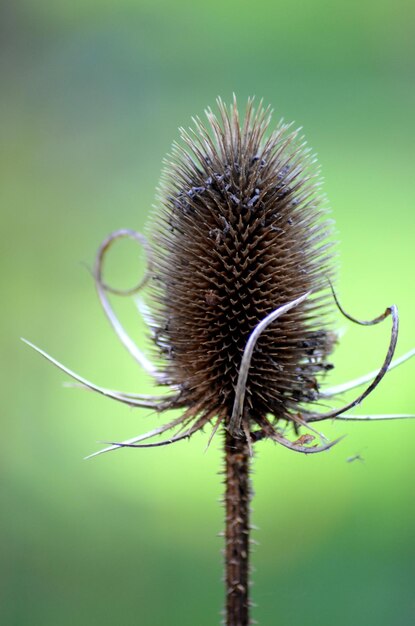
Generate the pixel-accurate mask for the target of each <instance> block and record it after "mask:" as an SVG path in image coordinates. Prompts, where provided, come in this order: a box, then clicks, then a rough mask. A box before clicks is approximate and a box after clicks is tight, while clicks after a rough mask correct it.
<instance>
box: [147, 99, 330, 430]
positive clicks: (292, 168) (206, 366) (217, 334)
mask: <svg viewBox="0 0 415 626" xmlns="http://www.w3.org/2000/svg"><path fill="white" fill-rule="evenodd" d="M218 104H219V113H220V116H219V119H218V118H217V117H216V116H215V115H214V114H213V112H212V111H211V110H208V111H207V118H208V122H209V125H208V127H206V126H205V125H204V124H203V123H202V122H201V121H200V120H199V119H196V120H195V129H194V130H193V131H190V132H187V131H185V130H181V136H182V139H183V145H179V144H175V145H174V147H173V152H172V155H171V157H170V158H169V160H168V161H167V164H166V167H165V169H164V172H163V177H162V187H161V190H160V203H161V205H162V210H161V211H160V214H159V217H158V219H157V224H156V228H155V231H156V232H155V236H154V239H155V244H156V245H155V246H154V250H155V257H154V263H155V268H154V271H155V275H154V278H156V280H155V281H153V289H152V291H153V300H154V301H155V304H156V309H157V313H156V324H157V326H156V329H155V336H156V343H157V345H158V346H159V347H160V349H161V351H162V352H163V354H164V355H165V357H166V361H167V365H166V367H165V374H166V377H167V378H168V379H169V380H170V381H171V382H172V383H173V384H174V385H176V386H178V387H179V388H180V389H181V399H182V401H183V404H184V405H185V406H187V407H189V408H190V410H194V412H195V414H196V413H197V414H203V413H204V414H205V415H209V416H210V415H217V416H219V418H220V419H222V420H223V422H224V424H225V425H226V426H228V425H229V421H230V420H231V416H232V412H233V406H234V402H235V390H236V387H237V382H238V376H239V374H240V367H241V360H242V356H243V354H244V350H245V347H246V344H247V341H248V339H249V337H250V335H251V333H252V332H253V331H254V329H255V328H256V327H257V325H258V324H259V323H260V322H261V320H263V319H264V317H266V316H267V315H268V314H269V313H272V312H273V311H275V310H276V309H279V308H280V307H281V306H283V305H285V304H287V303H290V302H292V301H295V300H297V299H299V298H301V297H302V296H304V294H307V293H309V294H310V296H309V298H307V299H305V300H303V301H302V302H299V303H297V305H296V306H294V307H292V308H291V309H290V310H289V311H287V312H286V313H284V315H281V316H280V317H279V318H278V319H276V320H275V321H274V322H272V323H270V324H269V326H268V327H267V328H266V329H265V330H264V331H263V333H262V334H261V336H260V337H259V338H258V341H257V342H256V346H255V350H254V352H253V354H252V359H251V361H250V367H249V372H248V375H247V380H246V383H245V394H244V402H243V409H242V426H243V428H244V430H246V431H248V430H250V429H251V426H252V425H254V424H255V423H258V422H259V421H261V420H262V419H263V418H265V417H266V416H267V415H268V414H270V415H272V416H274V417H275V418H276V419H285V420H292V419H293V416H295V415H296V414H297V413H298V411H299V406H300V405H301V404H302V403H304V402H309V401H314V400H316V399H317V397H318V378H319V376H320V375H321V373H322V372H324V371H325V370H326V369H327V368H328V367H330V366H329V364H328V363H327V356H328V354H329V353H330V352H331V349H332V346H333V333H331V332H330V331H329V330H327V320H326V313H327V309H328V305H330V304H331V303H332V298H331V294H330V292H329V289H328V287H329V285H328V278H332V274H333V259H332V254H331V241H330V234H331V222H330V221H329V220H328V219H327V217H326V209H325V207H324V201H323V199H322V197H321V195H320V190H319V185H320V180H319V172H318V169H317V167H316V160H315V157H314V156H313V155H312V154H311V152H310V150H309V149H308V148H307V147H306V145H305V142H304V141H303V138H302V137H300V134H299V131H296V130H294V131H293V130H291V128H290V125H288V124H284V123H280V124H279V125H278V126H277V128H276V130H275V131H274V132H273V133H272V134H271V135H270V136H269V138H268V139H265V138H264V136H265V133H266V131H267V128H268V126H269V123H270V111H269V109H265V110H264V109H262V108H261V107H260V108H259V109H258V110H257V111H254V109H253V104H252V102H249V104H248V108H247V111H246V114H245V119H244V121H243V124H242V125H241V124H240V120H239V114H238V109H237V106H236V102H234V103H233V106H232V107H231V109H230V111H228V110H227V109H226V107H225V106H224V104H223V103H222V102H221V101H219V103H218ZM328 296H330V297H328Z"/></svg>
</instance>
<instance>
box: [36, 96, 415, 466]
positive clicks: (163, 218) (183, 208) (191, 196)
mask: <svg viewBox="0 0 415 626" xmlns="http://www.w3.org/2000/svg"><path fill="white" fill-rule="evenodd" d="M218 110H219V115H218V116H216V115H215V114H214V113H213V112H212V111H211V110H210V109H208V110H207V111H206V117H207V122H208V123H207V124H206V125H205V124H203V123H202V121H201V120H200V119H199V118H196V119H194V120H193V121H194V127H193V129H191V130H189V131H186V130H183V129H181V139H182V141H181V142H180V143H176V144H174V145H173V150H172V154H171V156H170V157H169V158H168V159H167V160H166V166H165V169H164V172H163V176H162V183H161V186H160V189H159V207H158V211H157V214H156V216H155V221H154V223H153V224H152V235H151V242H150V243H151V245H150V244H149V243H147V240H146V239H145V238H144V237H143V235H141V234H140V233H136V232H135V231H130V230H121V231H117V232H115V233H113V234H112V235H110V237H109V238H108V239H107V240H106V241H104V243H103V244H102V245H101V247H100V249H99V252H98V256H97V262H96V267H95V280H96V286H97V290H98V294H99V297H100V300H101V303H102V305H103V308H104V311H105V313H106V314H107V316H108V318H109V320H110V322H111V324H112V326H113V328H114V330H115V331H116V332H117V334H118V336H119V338H120V339H121V341H122V343H123V344H124V345H125V347H126V348H127V349H128V350H129V352H130V353H131V355H132V356H133V357H134V358H135V359H136V360H137V361H138V362H139V363H140V365H141V366H142V367H144V369H145V370H146V371H147V372H148V373H149V374H150V375H151V376H152V377H153V378H154V380H155V381H156V382H157V383H158V384H159V385H165V386H167V387H169V393H167V394H165V395H161V396H143V395H140V394H131V393H125V392H120V391H113V390H109V389H104V388H102V387H98V386H96V385H94V384H93V383H91V382H90V381H88V380H86V379H84V378H82V377H80V376H78V375H77V374H75V373H74V372H72V371H71V370H68V369H67V368H65V367H64V366H63V365H61V364H60V363H59V362H57V361H56V360H55V359H52V357H49V356H48V355H47V354H46V353H45V352H43V351H42V350H39V349H38V348H36V349H37V350H38V351H39V352H41V353H42V354H43V355H44V356H45V357H46V358H49V360H51V361H52V362H53V363H54V364H55V365H57V366H58V367H60V368H61V369H63V370H64V371H65V372H66V373H68V374H69V375H70V376H72V377H73V378H75V379H76V380H77V381H78V383H80V384H81V386H83V387H88V388H90V389H94V390H95V391H98V392H99V393H102V394H104V395H106V396H108V397H111V398H113V399H115V400H117V401H119V402H123V403H125V404H129V405H131V406H139V407H147V408H153V409H155V410H157V411H159V412H160V411H164V410H167V409H171V408H176V409H179V408H180V409H181V415H180V417H178V418H176V419H175V420H173V421H171V422H169V423H167V424H164V425H163V426H160V427H159V428H156V429H154V430H153V431H150V432H149V433H146V434H144V435H140V436H138V437H134V438H133V439H130V440H128V441H125V442H122V443H114V444H111V446H110V447H109V448H105V450H102V451H101V452H106V451H109V450H114V449H117V448H119V447H126V446H129V447H152V446H159V445H166V444H169V443H173V442H174V441H179V440H181V439H184V438H187V437H189V436H191V435H192V434H193V433H194V432H196V431H197V430H200V429H202V428H203V427H204V426H205V425H207V424H208V423H210V422H211V421H212V420H214V419H215V420H216V421H215V423H214V428H213V431H212V435H211V437H212V436H213V435H214V434H215V432H216V430H217V429H218V427H219V426H220V425H221V424H222V425H223V426H224V428H225V429H226V431H227V432H228V433H229V434H230V435H231V437H233V438H236V439H244V440H246V442H247V444H248V445H249V446H251V444H252V443H254V442H255V441H258V440H259V439H262V438H271V439H273V440H274V441H277V442H279V443H281V444H282V445H284V446H286V447H288V448H291V449H293V450H296V451H299V452H305V453H310V452H320V451H322V450H326V449H327V448H329V447H331V446H332V445H333V443H335V442H327V441H326V440H325V438H324V437H323V436H322V435H320V434H319V433H317V432H316V431H315V430H314V429H313V427H312V426H311V424H312V422H316V421H320V420H325V419H329V418H333V417H335V418H337V419H344V420H361V419H393V418H401V417H411V416H409V415H380V416H370V415H366V416H365V415H363V416H356V415H351V414H348V413H346V411H348V410H349V409H352V408H353V407H355V406H357V405H358V404H360V402H361V401H362V400H363V399H364V398H365V397H366V396H367V395H368V394H369V393H370V392H371V391H373V389H374V388H375V387H376V386H377V384H378V383H379V382H380V380H381V379H382V378H383V376H384V375H385V373H386V371H387V370H388V369H391V368H392V367H394V366H395V365H399V364H400V363H402V362H403V361H405V360H407V359H408V358H410V357H411V356H413V355H414V351H413V350H412V351H410V352H408V353H407V354H406V355H404V356H402V357H401V358H400V359H397V360H396V361H394V362H392V357H393V353H394V350H395V346H396V341H397V335H398V314H397V309H396V307H395V306H391V307H388V308H387V309H386V310H385V312H384V313H383V314H382V315H380V316H379V317H377V318H375V319H374V320H371V321H369V322H360V321H359V320H356V319H355V318H353V317H351V316H350V315H349V314H347V313H346V312H345V311H344V310H343V308H342V307H341V305H340V304H339V302H338V300H337V297H336V295H335V293H334V290H333V287H332V280H333V275H334V270H335V263H334V260H333V252H332V244H333V238H332V224H331V220H329V219H328V218H327V209H326V207H325V201H324V197H323V196H322V194H321V192H320V175H319V170H318V167H317V165H316V159H315V157H314V156H313V154H312V153H311V152H310V150H309V149H308V148H307V147H306V144H305V142H304V140H303V137H302V136H301V135H300V132H299V131H298V130H292V127H291V125H289V124H285V123H283V122H281V123H280V124H279V125H278V126H277V127H276V129H275V130H274V131H273V132H271V133H270V134H268V133H267V131H268V128H269V125H270V120H271V112H270V109H269V108H266V109H264V108H262V106H261V105H260V106H259V107H258V109H257V110H255V109H254V106H253V101H252V100H250V101H248V106H247V108H246V111H245V115H244V119H243V120H240V117H239V113H238V108H237V104H236V100H235V99H234V101H233V104H232V105H231V106H230V107H229V108H227V107H226V106H225V105H224V104H223V102H222V101H221V100H220V99H219V100H218ZM120 237H132V238H134V239H136V240H138V242H139V243H141V244H143V245H144V247H145V249H146V251H147V254H148V260H149V267H148V272H147V275H146V277H145V279H144V280H143V281H142V283H141V284H140V285H138V287H137V289H138V288H141V287H142V286H143V285H144V284H145V283H146V282H147V279H148V278H150V279H151V280H150V288H149V297H150V300H149V302H150V303H151V305H152V306H151V307H150V308H148V306H147V305H145V304H144V303H143V302H142V301H139V306H140V309H141V312H142V313H143V316H144V318H145V320H146V321H147V322H148V325H149V327H150V329H151V331H152V337H153V340H154V344H153V345H154V347H155V349H156V350H155V351H156V358H157V359H158V361H159V366H158V367H156V366H154V365H153V364H152V363H151V362H150V361H149V360H148V359H147V357H145V356H144V355H143V353H142V352H141V350H140V349H139V348H138V347H137V346H136V345H135V344H134V343H133V341H132V340H131V339H130V337H129V336H128V335H127V333H126V331H125V330H124V328H123V327H122V326H121V324H120V322H119V320H118V319H117V317H116V316H115V314H114V312H113V310H112V308H111V305H110V302H109V299H108V293H109V292H113V293H120V292H119V291H116V290H114V289H112V288H110V287H109V286H108V285H106V284H105V283H104V281H103V278H102V263H103V259H104V256H105V254H106V252H107V251H108V249H109V247H110V246H111V244H112V243H113V242H114V241H115V240H117V239H118V238H120ZM132 291H133V290H130V291H129V292H126V293H124V295H128V294H131V293H132ZM333 304H336V305H337V307H338V308H339V310H340V311H341V312H342V313H343V315H345V316H346V317H347V318H348V319H350V320H352V321H354V322H356V323H359V324H363V325H372V324H377V323H378V322H380V321H382V320H384V319H385V318H386V317H388V316H391V317H392V331H391V338H390V343H389V346H388V350H387V354H386V357H385V359H384V362H383V364H382V366H381V368H380V369H379V371H377V372H371V373H369V374H368V375H366V376H362V377H360V378H358V379H356V380H354V381H350V382H348V383H345V384H343V385H339V386H337V387H333V388H331V389H326V390H324V391H323V390H322V389H321V382H322V379H323V376H324V373H325V372H326V370H328V369H330V368H331V367H332V366H331V364H330V363H329V362H328V360H327V359H328V356H329V355H330V353H331V351H332V349H333V345H334V342H335V335H334V333H333V332H332V331H331V330H330V310H331V307H332V305H333ZM150 311H152V312H151V313H150ZM28 343H29V342H28ZM30 345H32V346H33V344H30ZM33 347H35V346H33ZM367 383H369V384H368V386H367V387H366V388H365V389H364V391H363V392H362V393H360V394H359V395H358V396H357V397H356V398H355V399H354V400H352V401H351V402H348V403H347V404H345V405H343V406H341V407H340V408H335V409H332V410H328V411H326V412H323V413H321V412H320V413H319V412H316V406H317V403H319V402H320V401H321V400H323V401H324V402H325V403H327V401H328V400H329V399H331V398H335V397H336V396H337V395H338V394H341V393H343V392H344V391H348V390H351V389H353V388H355V387H359V386H361V385H365V384H367ZM281 421H282V424H283V425H285V424H286V423H289V424H292V425H293V427H294V428H293V430H294V432H295V433H296V436H298V429H299V428H300V427H305V428H307V429H308V431H309V432H307V433H306V434H303V435H301V436H300V437H299V438H298V439H297V440H296V441H290V440H289V439H287V437H286V436H285V435H284V433H283V431H282V430H281V428H280V426H279V425H280V422H281ZM175 427H177V428H178V429H179V430H178V432H176V433H174V434H173V435H172V436H170V438H169V439H166V440H164V441H160V442H153V443H140V442H142V441H143V440H146V439H149V438H151V437H153V436H155V435H160V434H163V433H166V432H168V431H169V430H171V429H174V428H175ZM311 432H313V433H314V434H310V433H311ZM316 435H317V436H319V437H321V438H322V439H323V442H322V444H321V445H318V444H315V443H314V441H315V438H316V437H315V436H316ZM99 453H100V452H99ZM99 453H96V454H99ZM92 456H94V455H92Z"/></svg>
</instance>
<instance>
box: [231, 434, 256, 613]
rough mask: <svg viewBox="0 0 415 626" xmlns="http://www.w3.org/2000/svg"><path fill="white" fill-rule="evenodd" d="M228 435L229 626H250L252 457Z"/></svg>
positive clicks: (244, 441) (243, 440)
mask: <svg viewBox="0 0 415 626" xmlns="http://www.w3.org/2000/svg"><path fill="white" fill-rule="evenodd" d="M225 433H226V434H225V467H226V469H225V476H226V479H225V481H226V491H225V509H226V518H225V520H226V522H225V523H226V528H225V542H226V543H225V585H226V586H225V591H226V626H248V624H249V623H250V621H249V543H250V540H249V530H250V526H249V505H250V499H251V486H250V480H249V459H250V457H249V449H248V445H247V442H246V440H245V439H236V438H234V437H233V436H232V435H230V434H229V432H228V431H227V430H225Z"/></svg>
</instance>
